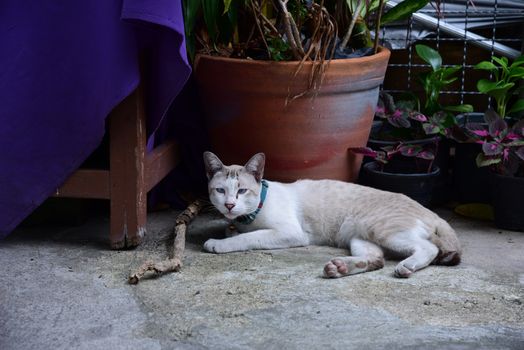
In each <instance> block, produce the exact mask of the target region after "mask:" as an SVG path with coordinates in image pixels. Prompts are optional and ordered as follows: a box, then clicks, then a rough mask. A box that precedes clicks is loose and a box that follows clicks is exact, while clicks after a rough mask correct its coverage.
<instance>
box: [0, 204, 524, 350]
mask: <svg viewBox="0 0 524 350" xmlns="http://www.w3.org/2000/svg"><path fill="white" fill-rule="evenodd" d="M440 214H441V215H443V216H444V217H446V218H447V219H448V220H449V221H450V222H451V224H452V226H453V227H454V228H455V229H456V230H457V232H458V235H459V237H460V239H461V241H462V243H463V246H464V257H463V263H462V264H461V265H459V266H456V267H442V266H430V267H428V268H426V269H424V270H422V271H419V272H417V273H416V274H414V275H413V276H412V277H411V278H409V279H397V278H394V277H393V269H394V266H395V264H396V262H394V261H387V262H386V266H385V267H384V268H383V269H381V270H378V271H374V272H369V273H365V274H360V275H354V276H350V277H345V278H341V279H333V280H331V279H323V278H321V272H322V268H323V266H324V264H325V263H326V262H327V261H328V260H329V259H330V258H331V257H334V256H338V255H341V254H345V251H344V250H342V249H338V248H331V247H315V246H309V247H303V248H294V249H285V250H271V251H251V252H240V253H232V254H225V255H214V254H208V253H205V252H202V250H201V247H202V244H203V242H204V241H205V240H206V239H207V238H209V237H215V238H216V237H220V236H221V235H222V229H223V226H224V222H223V221H222V220H220V219H219V218H217V217H215V216H213V215H212V214H209V213H208V214H204V215H202V216H200V217H198V218H197V219H196V221H195V222H194V223H193V224H192V225H191V226H190V229H189V232H188V237H187V238H188V243H187V246H186V258H185V266H184V268H183V270H182V271H181V272H179V273H173V274H168V275H165V276H162V277H160V278H152V279H145V280H143V281H141V282H140V283H139V284H138V285H136V286H132V285H128V284H127V283H126V279H127V276H128V274H129V272H130V271H131V270H132V269H135V268H136V267H137V266H138V265H140V263H142V262H143V261H144V260H145V259H150V258H152V259H163V258H164V257H165V256H166V244H169V243H170V241H171V239H170V232H171V227H172V224H173V221H174V217H175V216H176V213H175V212H173V211H165V212H160V213H152V214H149V217H148V220H149V222H148V235H147V236H146V239H145V242H144V244H142V245H141V246H140V247H138V248H137V249H135V250H131V251H111V250H108V249H107V235H108V222H107V219H104V218H94V219H91V220H90V221H89V222H88V223H86V224H84V225H83V226H80V227H73V228H71V227H68V228H63V227H62V228H60V227H47V228H42V227H39V228H25V229H19V230H17V231H16V232H15V233H14V234H12V235H11V236H10V237H8V238H7V239H6V240H4V241H2V242H0V264H1V266H3V267H4V273H2V274H1V275H0V349H5V350H9V349H39V350H41V349H364V350H365V349H381V348H388V349H437V348H438V349H460V350H463V349H524V306H523V303H524V268H523V266H524V233H519V232H510V231H503V230H499V229H496V228H494V227H493V226H492V224H491V223H488V222H480V221H470V220H466V219H464V218H461V217H458V216H455V215H454V214H452V213H451V212H448V211H446V210H441V211H440Z"/></svg>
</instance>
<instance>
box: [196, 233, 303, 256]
mask: <svg viewBox="0 0 524 350" xmlns="http://www.w3.org/2000/svg"><path fill="white" fill-rule="evenodd" d="M308 244H309V239H308V237H307V235H306V234H304V233H303V232H302V231H301V230H298V229H287V230H278V231H277V230H274V229H264V230H256V231H251V232H246V233H241V234H239V235H237V236H234V237H229V238H224V239H208V240H207V241H206V242H205V243H204V250H206V251H208V252H211V253H229V252H240V251H245V250H254V249H279V248H291V247H301V246H305V245H308Z"/></svg>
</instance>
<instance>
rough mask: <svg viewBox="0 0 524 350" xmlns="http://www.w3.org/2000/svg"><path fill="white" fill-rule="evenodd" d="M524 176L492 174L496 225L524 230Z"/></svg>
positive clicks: (514, 229) (507, 228)
mask: <svg viewBox="0 0 524 350" xmlns="http://www.w3.org/2000/svg"><path fill="white" fill-rule="evenodd" d="M522 198H524V178H522V177H512V176H505V175H500V174H492V203H493V209H494V214H495V225H496V226H497V227H499V228H502V229H506V230H513V231H524V205H522Z"/></svg>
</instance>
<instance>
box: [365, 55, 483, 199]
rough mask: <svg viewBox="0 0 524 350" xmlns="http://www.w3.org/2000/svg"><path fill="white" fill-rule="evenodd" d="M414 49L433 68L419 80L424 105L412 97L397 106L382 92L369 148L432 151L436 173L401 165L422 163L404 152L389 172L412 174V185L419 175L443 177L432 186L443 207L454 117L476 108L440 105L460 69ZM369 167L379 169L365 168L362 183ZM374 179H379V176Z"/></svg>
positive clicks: (395, 160) (436, 56) (393, 162)
mask: <svg viewBox="0 0 524 350" xmlns="http://www.w3.org/2000/svg"><path fill="white" fill-rule="evenodd" d="M415 49H416V51H417V55H418V57H419V58H421V59H422V60H423V61H424V62H426V63H427V64H428V65H429V66H430V68H431V69H430V70H429V71H425V72H423V73H421V74H420V75H419V77H418V78H419V82H420V84H421V86H422V87H423V88H424V93H425V94H424V100H423V101H422V102H421V101H420V100H419V99H418V98H417V97H415V96H414V95H410V96H408V99H404V100H400V101H398V102H396V103H395V101H394V99H393V97H392V96H391V95H389V94H387V93H385V92H381V94H380V99H379V104H378V107H377V111H376V113H375V117H376V119H377V120H376V122H375V124H374V125H373V128H372V132H371V136H370V140H369V141H368V146H369V147H371V148H372V149H375V150H378V149H384V147H389V148H393V149H396V147H398V146H399V145H402V146H403V147H422V148H430V149H431V150H432V151H431V154H432V157H436V165H435V169H431V168H429V169H431V171H422V170H421V167H420V166H417V164H415V166H411V167H410V166H406V165H402V164H408V165H409V164H412V163H420V162H421V160H420V157H411V156H410V155H409V154H408V155H406V154H404V153H403V152H400V153H395V154H396V157H393V158H391V159H390V160H389V162H390V164H389V168H390V171H394V172H396V173H397V174H400V173H404V174H409V175H410V176H409V177H407V178H409V179H411V181H417V180H418V178H417V177H416V176H412V175H413V174H419V175H420V176H421V177H422V178H425V177H427V173H428V172H430V173H440V175H439V176H438V178H437V181H433V182H431V183H432V184H434V185H436V190H435V191H433V194H434V196H433V197H434V198H433V199H434V201H435V202H437V203H440V202H444V201H445V200H447V197H448V196H447V195H446V193H447V192H446V191H444V189H445V188H447V182H446V181H447V176H446V175H447V171H448V161H449V146H448V144H447V143H445V141H447V137H450V135H451V134H452V131H453V130H454V129H455V127H456V123H457V122H456V119H455V115H454V113H456V112H461V111H462V112H464V111H471V110H472V109H473V107H472V106H471V105H458V106H445V105H442V104H440V102H439V96H440V93H441V91H442V90H443V89H444V88H445V87H446V86H447V85H449V84H451V83H453V82H454V81H455V80H456V79H457V77H456V76H455V75H456V73H457V72H458V70H459V69H460V67H458V66H451V67H448V66H444V65H443V64H442V58H441V56H440V54H439V53H438V51H436V50H434V49H432V48H430V47H428V46H426V45H416V46H415ZM422 154H424V153H422ZM425 161H426V164H425V165H427V164H433V159H431V160H430V159H426V160H425ZM367 167H373V168H375V169H377V168H378V167H377V165H369V166H368V165H365V168H364V169H363V171H362V177H363V180H362V182H364V183H365V182H366V179H365V177H366V176H367V175H369V170H368V169H366V168H367ZM422 168H424V166H422ZM437 168H440V171H437V170H436V169H437ZM373 176H374V177H376V175H373ZM427 188H428V187H426V189H427ZM437 189H438V190H437ZM429 193H431V191H430V192H429Z"/></svg>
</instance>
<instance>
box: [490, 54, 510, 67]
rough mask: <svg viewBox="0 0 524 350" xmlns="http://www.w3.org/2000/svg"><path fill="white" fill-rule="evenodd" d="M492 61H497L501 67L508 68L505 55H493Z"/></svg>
mask: <svg viewBox="0 0 524 350" xmlns="http://www.w3.org/2000/svg"><path fill="white" fill-rule="evenodd" d="M493 61H495V62H497V63H498V64H499V65H500V66H501V67H502V68H508V59H507V58H506V57H500V58H499V57H495V56H493Z"/></svg>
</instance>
